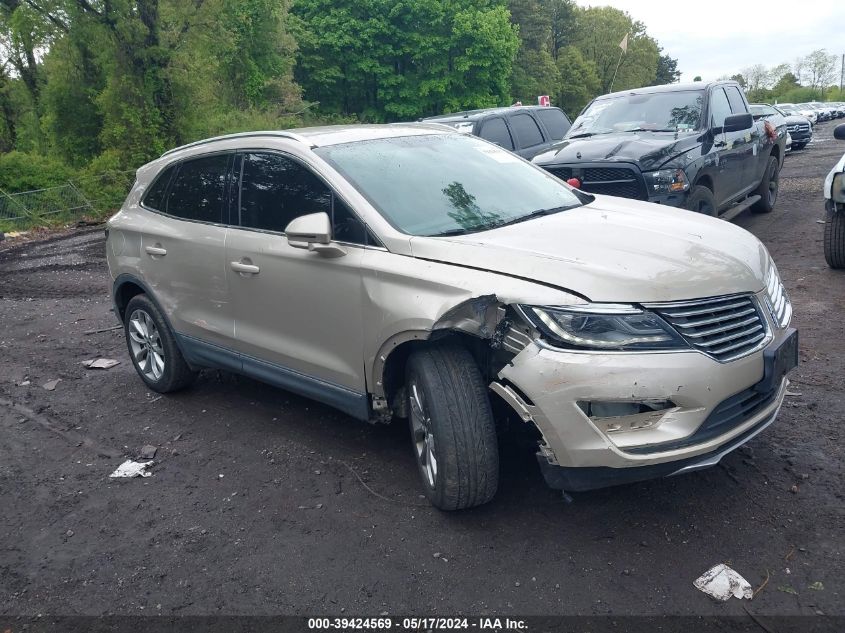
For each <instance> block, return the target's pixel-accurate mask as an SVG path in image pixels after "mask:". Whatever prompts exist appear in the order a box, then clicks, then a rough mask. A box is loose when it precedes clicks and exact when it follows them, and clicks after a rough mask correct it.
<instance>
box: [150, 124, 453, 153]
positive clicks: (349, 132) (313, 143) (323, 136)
mask: <svg viewBox="0 0 845 633" xmlns="http://www.w3.org/2000/svg"><path fill="white" fill-rule="evenodd" d="M453 133H454V130H452V129H451V128H449V127H447V126H445V125H440V124H438V123H425V122H423V123H387V124H379V125H324V126H320V127H304V128H295V129H290V130H261V131H256V132H239V133H237V134H225V135H223V136H215V137H212V138H207V139H203V140H201V141H195V142H193V143H188V144H187V145H181V146H180V147H174V148H173V149H171V150H168V151H167V152H165V153H164V154H162V156H168V155H170V154H175V153H176V152H181V151H182V150H185V149H189V148H193V147H199V146H201V145H211V144H214V143H218V142H222V141H232V140H238V139H255V138H284V139H289V140H293V141H297V142H300V143H304V144H306V145H308V146H309V147H311V148H314V147H325V146H327V145H338V144H340V143H352V142H356V141H370V140H375V139H383V138H396V137H400V136H424V135H427V134H453Z"/></svg>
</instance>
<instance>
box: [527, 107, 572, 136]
mask: <svg viewBox="0 0 845 633" xmlns="http://www.w3.org/2000/svg"><path fill="white" fill-rule="evenodd" d="M535 114H536V115H537V116H538V117H539V118H540V121H541V122H542V124H543V125H545V126H546V130H548V132H549V138H550V139H551V140H553V141H559V140H561V139H562V138H563V137H564V135H565V134H566V133H567V132H568V131H569V127H570V126H571V125H572V124H571V123H570V122H569V119H567V118H566V115H565V114H564V113H563V112H562V111H561V110H558V109H557V108H547V109H544V110H537V111H536V113H535Z"/></svg>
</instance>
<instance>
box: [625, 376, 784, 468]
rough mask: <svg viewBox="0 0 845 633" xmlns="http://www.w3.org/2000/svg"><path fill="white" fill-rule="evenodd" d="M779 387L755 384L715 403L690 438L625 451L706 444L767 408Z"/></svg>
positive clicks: (664, 449)
mask: <svg viewBox="0 0 845 633" xmlns="http://www.w3.org/2000/svg"><path fill="white" fill-rule="evenodd" d="M780 387H781V385H780V384H778V385H777V386H775V388H774V389H772V390H770V391H766V392H760V391H757V389H756V385H755V386H752V387H749V388H748V389H746V390H744V391H740V392H739V393H738V394H736V395H733V396H731V397H730V398H728V399H727V400H723V401H722V402H721V403H720V404H718V405H717V406H716V408H715V409H713V411H711V412H710V415H708V416H707V418H706V419H705V420H704V422H702V423H701V426H700V427H698V429H696V431H695V433H693V434H692V435H689V436H687V437H685V438H683V439H680V440H675V441H671V442H663V443H662V444H650V445H648V446H635V447H631V448H626V449H625V451H626V452H628V453H634V454H639V455H644V454H648V453H662V452H665V451H673V450H676V449H679V448H685V447H687V446H694V445H695V444H702V443H704V442H709V441H710V440H712V439H713V438H715V437H719V436H720V435H724V434H725V433H728V432H730V431H732V430H733V429H735V428H736V427H738V426H742V425H743V424H744V423H745V422H747V421H748V420H750V419H751V418H753V417H754V416H755V415H757V414H758V413H760V412H761V411H762V410H763V409H765V408H766V407H768V406H769V405H771V404H772V403H773V402H774V401H775V399H776V398H777V395H778V391H779V390H780Z"/></svg>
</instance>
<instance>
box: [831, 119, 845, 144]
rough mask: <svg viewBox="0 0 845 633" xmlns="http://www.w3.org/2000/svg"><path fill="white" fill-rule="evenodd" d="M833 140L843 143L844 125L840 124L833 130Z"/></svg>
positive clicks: (844, 138)
mask: <svg viewBox="0 0 845 633" xmlns="http://www.w3.org/2000/svg"><path fill="white" fill-rule="evenodd" d="M833 138H835V139H837V140H839V141H845V123H840V124H839V125H837V126H836V127H835V128H833Z"/></svg>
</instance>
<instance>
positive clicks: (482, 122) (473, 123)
mask: <svg viewBox="0 0 845 633" xmlns="http://www.w3.org/2000/svg"><path fill="white" fill-rule="evenodd" d="M423 121H431V122H433V123H443V124H445V125H448V126H450V127H453V128H455V129H456V130H458V131H459V132H467V133H469V134H474V135H475V136H480V137H481V138H483V139H485V140H488V141H490V142H491V143H495V144H496V145H498V146H500V147H503V148H505V149H506V150H510V151H511V152H514V153H516V154H519V155H520V156H522V157H523V158H525V159H528V160H531V159H532V158H533V157H534V156H536V155H537V154H539V153H540V152H543V151H545V150H547V149H548V148H549V147H550V146H551V145H552V143H556V142H557V141H560V140H561V139H563V137H564V136H565V135H566V133H567V131H569V128H570V126H571V125H572V123H571V122H570V121H569V117H567V116H566V114H564V113H563V110H561V109H560V108H554V107H549V106H511V107H509V108H488V109H486V110H467V111H466V112H454V113H452V114H443V115H441V116H433V117H428V118H427V119H423Z"/></svg>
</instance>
